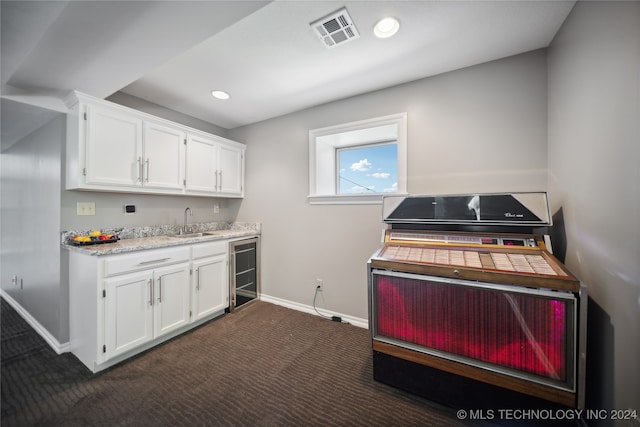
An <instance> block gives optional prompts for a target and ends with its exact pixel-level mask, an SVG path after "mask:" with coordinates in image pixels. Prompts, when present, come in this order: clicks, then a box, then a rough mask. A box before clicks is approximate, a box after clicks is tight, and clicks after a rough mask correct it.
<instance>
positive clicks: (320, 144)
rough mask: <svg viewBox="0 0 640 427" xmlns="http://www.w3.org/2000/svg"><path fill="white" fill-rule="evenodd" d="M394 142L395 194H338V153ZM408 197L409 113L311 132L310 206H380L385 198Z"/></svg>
mask: <svg viewBox="0 0 640 427" xmlns="http://www.w3.org/2000/svg"><path fill="white" fill-rule="evenodd" d="M392 139H395V140H396V141H397V145H398V190H397V192H393V193H390V192H388V193H374V194H370V193H360V194H336V192H337V186H336V177H337V176H338V174H337V170H336V168H337V156H336V150H337V149H338V148H343V147H357V146H360V145H361V146H367V145H372V144H375V143H379V142H384V141H389V140H392ZM406 194H407V113H398V114H392V115H389V116H384V117H376V118H373V119H367V120H361V121H357V122H351V123H344V124H341V125H336V126H329V127H325V128H320V129H313V130H311V131H309V196H308V200H309V203H310V204H381V203H382V197H383V196H386V195H406Z"/></svg>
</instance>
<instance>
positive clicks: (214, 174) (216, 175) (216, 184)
mask: <svg viewBox="0 0 640 427" xmlns="http://www.w3.org/2000/svg"><path fill="white" fill-rule="evenodd" d="M213 176H215V177H216V183H215V185H214V186H213V189H214V190H216V191H217V190H218V171H215V172H213Z"/></svg>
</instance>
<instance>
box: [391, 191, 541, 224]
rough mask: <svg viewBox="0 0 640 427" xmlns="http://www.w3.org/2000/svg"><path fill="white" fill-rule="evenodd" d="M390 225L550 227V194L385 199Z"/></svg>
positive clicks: (463, 195) (418, 196)
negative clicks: (548, 197)
mask: <svg viewBox="0 0 640 427" xmlns="http://www.w3.org/2000/svg"><path fill="white" fill-rule="evenodd" d="M382 219H383V221H384V222H386V223H388V224H393V223H415V224H485V225H511V226H514V225H523V226H549V225H551V223H552V220H551V215H550V212H549V203H548V200H547V193H544V192H538V193H491V194H460V195H439V196H425V195H415V196H385V197H384V198H383V199H382Z"/></svg>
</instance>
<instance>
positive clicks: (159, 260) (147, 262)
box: [138, 257, 171, 265]
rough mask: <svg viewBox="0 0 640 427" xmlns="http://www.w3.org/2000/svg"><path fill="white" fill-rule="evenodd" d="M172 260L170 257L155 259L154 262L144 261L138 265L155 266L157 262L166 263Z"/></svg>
mask: <svg viewBox="0 0 640 427" xmlns="http://www.w3.org/2000/svg"><path fill="white" fill-rule="evenodd" d="M170 259H171V257H168V258H160V259H154V260H151V261H142V262H139V263H138V265H147V264H155V263H157V262H165V261H168V260H170Z"/></svg>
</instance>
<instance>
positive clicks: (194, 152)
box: [186, 135, 218, 193]
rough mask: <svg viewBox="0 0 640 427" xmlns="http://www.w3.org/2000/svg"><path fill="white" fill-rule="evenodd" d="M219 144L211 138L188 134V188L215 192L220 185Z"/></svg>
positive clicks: (188, 189) (189, 189)
mask: <svg viewBox="0 0 640 427" xmlns="http://www.w3.org/2000/svg"><path fill="white" fill-rule="evenodd" d="M217 150H218V145H217V143H216V142H215V141H214V140H212V139H209V138H204V137H201V136H195V135H188V136H187V174H186V175H187V183H186V190H187V191H194V192H205V193H215V192H216V191H217V185H218V174H217V169H216V164H217V162H218V158H217V156H218V151H217Z"/></svg>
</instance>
